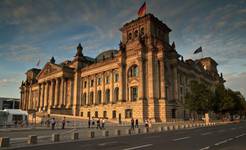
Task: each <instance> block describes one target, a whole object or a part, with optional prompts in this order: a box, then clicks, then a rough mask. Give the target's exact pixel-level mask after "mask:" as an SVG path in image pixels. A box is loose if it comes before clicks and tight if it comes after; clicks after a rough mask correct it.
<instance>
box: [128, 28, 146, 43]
mask: <svg viewBox="0 0 246 150" xmlns="http://www.w3.org/2000/svg"><path fill="white" fill-rule="evenodd" d="M143 36H144V28H143V27H142V28H141V29H140V32H139V31H138V30H135V31H134V32H133V33H132V32H129V33H128V35H127V39H128V40H132V39H135V38H137V37H143Z"/></svg>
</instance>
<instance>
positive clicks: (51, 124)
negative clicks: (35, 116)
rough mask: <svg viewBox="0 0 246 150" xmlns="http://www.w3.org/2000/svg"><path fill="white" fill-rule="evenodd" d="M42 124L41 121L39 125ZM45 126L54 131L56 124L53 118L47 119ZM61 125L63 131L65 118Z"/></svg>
mask: <svg viewBox="0 0 246 150" xmlns="http://www.w3.org/2000/svg"><path fill="white" fill-rule="evenodd" d="M42 124H43V121H41V125H42ZM45 124H46V125H47V127H50V126H51V129H52V130H54V129H55V126H56V124H57V122H56V120H55V118H51V119H48V120H47V121H46V122H45ZM61 124H62V126H61V129H65V125H66V118H65V117H64V118H63V120H62V122H61Z"/></svg>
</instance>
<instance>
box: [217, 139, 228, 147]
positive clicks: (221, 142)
mask: <svg viewBox="0 0 246 150" xmlns="http://www.w3.org/2000/svg"><path fill="white" fill-rule="evenodd" d="M226 142H227V140H224V141H220V142H218V143H215V144H214V145H215V146H218V145H221V144H224V143H226Z"/></svg>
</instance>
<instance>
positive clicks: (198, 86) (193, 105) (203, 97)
mask: <svg viewBox="0 0 246 150" xmlns="http://www.w3.org/2000/svg"><path fill="white" fill-rule="evenodd" d="M190 90H191V92H189V93H188V94H187V95H186V97H185V106H186V108H188V109H189V110H190V111H193V112H197V113H198V114H201V113H205V112H208V111H209V110H210V107H211V106H210V102H211V100H212V92H211V91H210V90H209V89H208V88H207V87H206V85H204V84H202V83H198V82H196V81H192V82H191V89H190Z"/></svg>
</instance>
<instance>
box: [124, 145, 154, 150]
mask: <svg viewBox="0 0 246 150" xmlns="http://www.w3.org/2000/svg"><path fill="white" fill-rule="evenodd" d="M152 145H153V144H145V145H140V146H135V147H129V148H125V149H123V150H133V149H140V148H144V147H150V146H152Z"/></svg>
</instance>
